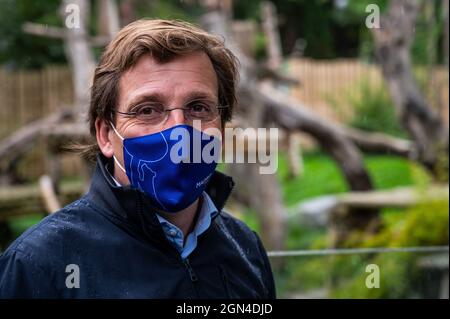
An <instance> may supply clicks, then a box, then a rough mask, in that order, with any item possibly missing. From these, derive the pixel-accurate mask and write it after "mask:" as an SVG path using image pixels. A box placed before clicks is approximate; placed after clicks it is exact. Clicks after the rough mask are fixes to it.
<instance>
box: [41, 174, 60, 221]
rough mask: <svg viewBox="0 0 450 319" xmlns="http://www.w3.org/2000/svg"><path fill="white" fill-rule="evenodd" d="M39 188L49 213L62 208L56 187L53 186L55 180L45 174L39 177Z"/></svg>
mask: <svg viewBox="0 0 450 319" xmlns="http://www.w3.org/2000/svg"><path fill="white" fill-rule="evenodd" d="M39 190H40V192H41V196H42V199H43V201H44V207H45V209H46V210H47V213H49V214H53V213H54V212H56V211H58V210H60V209H61V204H60V203H59V200H58V197H57V196H56V192H55V188H54V187H53V182H52V180H51V178H50V177H49V176H47V175H44V176H41V178H39Z"/></svg>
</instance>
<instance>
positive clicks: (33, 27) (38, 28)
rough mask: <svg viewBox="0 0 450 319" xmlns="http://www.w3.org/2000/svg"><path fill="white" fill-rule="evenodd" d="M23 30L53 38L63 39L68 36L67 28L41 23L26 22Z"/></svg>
mask: <svg viewBox="0 0 450 319" xmlns="http://www.w3.org/2000/svg"><path fill="white" fill-rule="evenodd" d="M22 30H23V32H25V33H29V34H33V35H37V36H41V37H47V38H53V39H61V40H63V39H64V38H66V37H67V32H66V29H64V28H59V27H52V26H49V25H43V24H39V23H32V22H25V23H24V24H23V25H22Z"/></svg>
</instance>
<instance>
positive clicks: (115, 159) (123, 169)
mask: <svg viewBox="0 0 450 319" xmlns="http://www.w3.org/2000/svg"><path fill="white" fill-rule="evenodd" d="M113 158H114V162H116V164H117V166H119V168H120V169H121V170H122V171H123V172H124V173H125V174H126V173H127V171H126V170H125V168H123V166H122V165H121V164H120V163H119V161H118V160H117V158H116V157H115V156H114V155H113Z"/></svg>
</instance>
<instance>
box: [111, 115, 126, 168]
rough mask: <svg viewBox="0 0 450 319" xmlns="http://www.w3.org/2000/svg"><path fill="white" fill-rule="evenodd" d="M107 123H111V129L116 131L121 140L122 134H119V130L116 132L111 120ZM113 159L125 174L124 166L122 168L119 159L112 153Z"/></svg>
mask: <svg viewBox="0 0 450 319" xmlns="http://www.w3.org/2000/svg"><path fill="white" fill-rule="evenodd" d="M109 124H110V125H111V127H112V129H113V130H114V132H115V133H116V135H117V136H118V137H119V138H120V139H121V140H122V142H123V137H122V135H120V134H119V132H117V130H116V128H115V127H114V124H112V123H111V121H110V122H109ZM113 159H114V162H116V164H117V166H119V168H120V169H121V170H122V171H123V172H124V173H125V174H126V173H127V171H126V170H125V168H123V166H122V165H121V164H120V163H119V161H118V160H117V158H116V157H115V156H114V155H113Z"/></svg>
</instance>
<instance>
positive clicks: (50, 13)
mask: <svg viewBox="0 0 450 319" xmlns="http://www.w3.org/2000/svg"><path fill="white" fill-rule="evenodd" d="M59 5H60V1H57V0H52V1H32V0H17V1H15V0H4V1H2V4H1V10H0V64H6V65H7V66H8V67H9V68H39V67H42V66H43V65H45V64H48V63H62V62H65V56H64V47H63V43H62V41H61V40H58V39H49V38H45V37H38V36H33V35H29V34H26V33H24V32H23V31H22V25H23V24H24V23H25V22H35V23H41V24H44V25H52V26H61V25H62V22H61V19H60V17H59V15H58V8H59Z"/></svg>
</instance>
